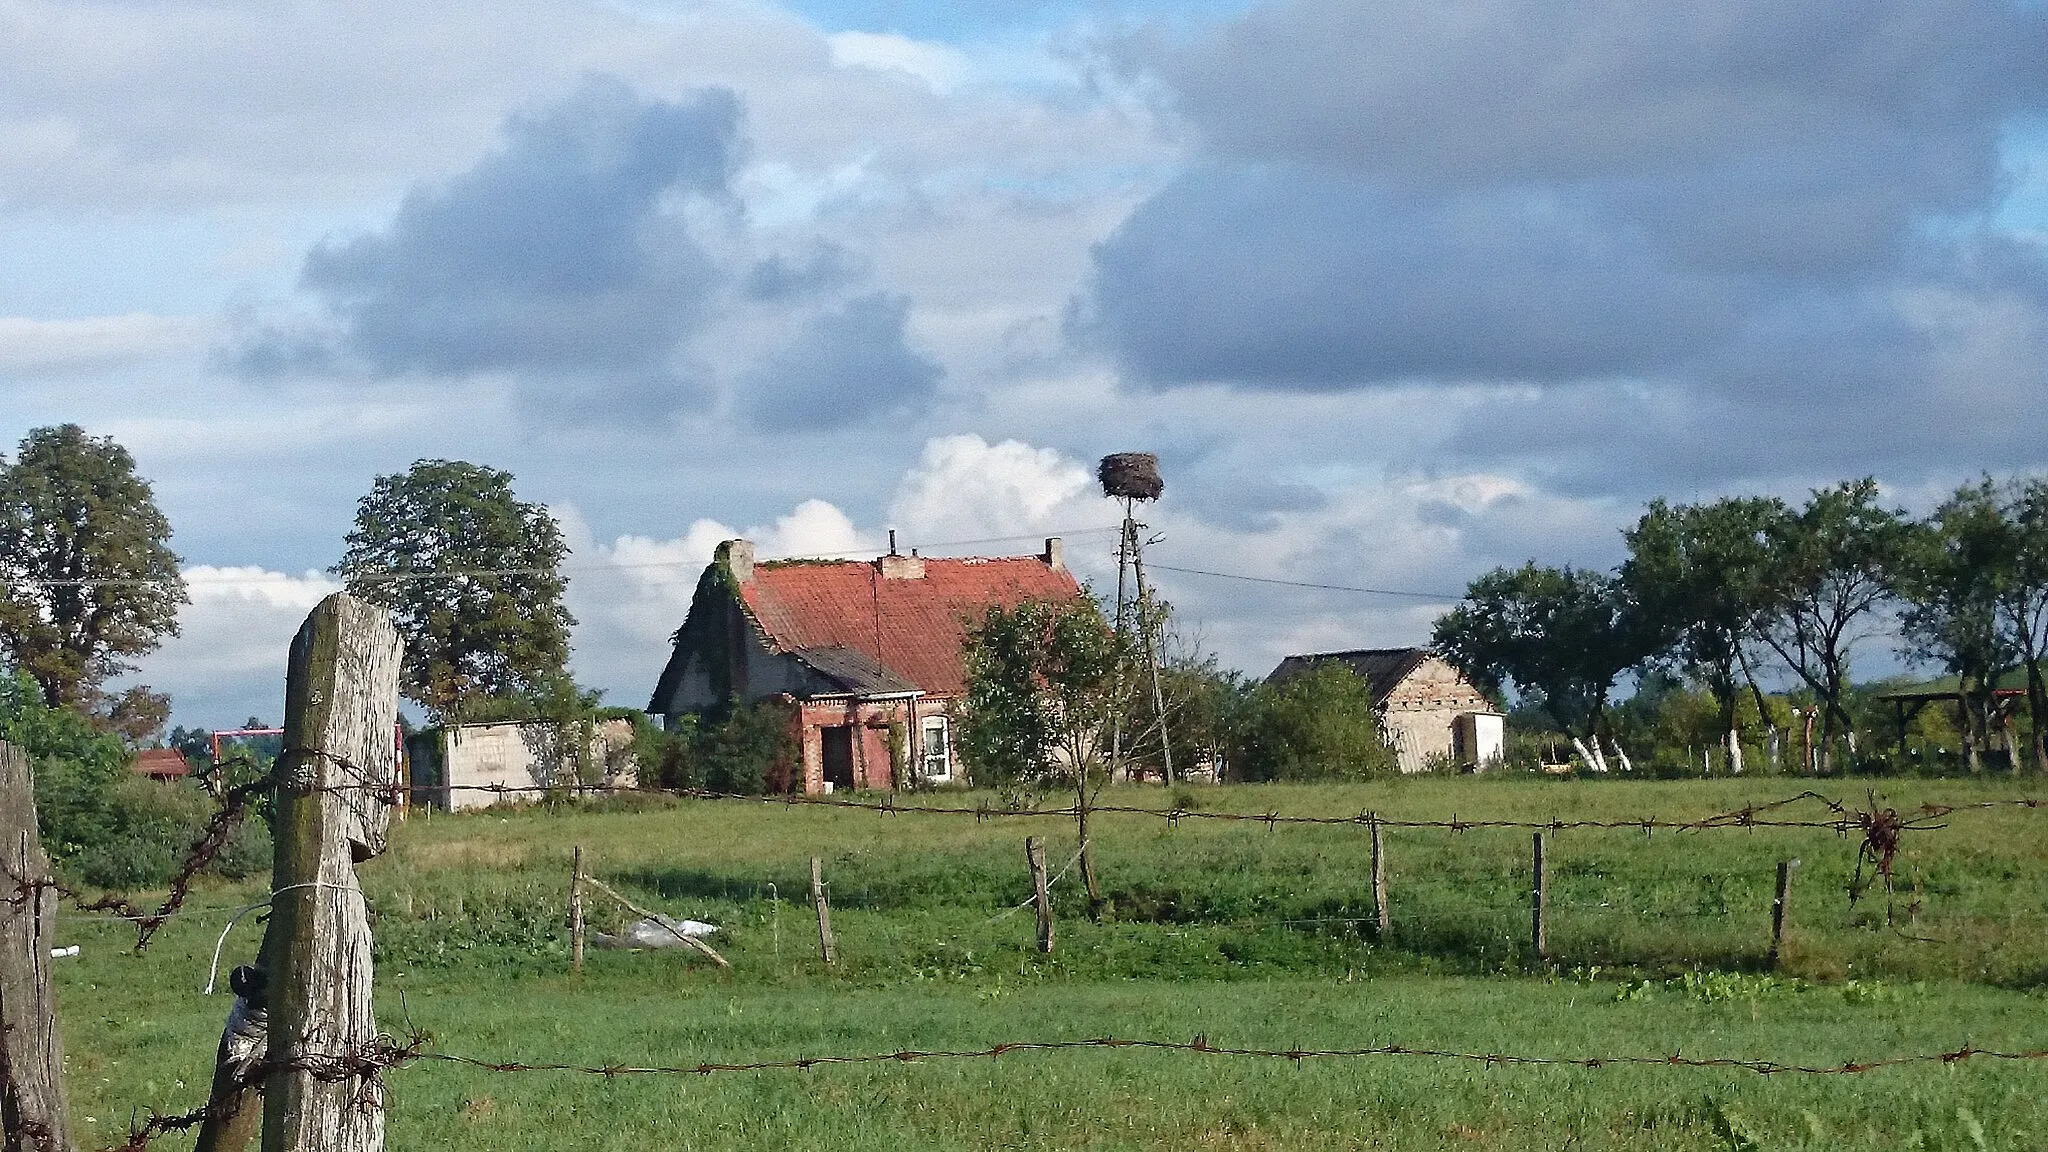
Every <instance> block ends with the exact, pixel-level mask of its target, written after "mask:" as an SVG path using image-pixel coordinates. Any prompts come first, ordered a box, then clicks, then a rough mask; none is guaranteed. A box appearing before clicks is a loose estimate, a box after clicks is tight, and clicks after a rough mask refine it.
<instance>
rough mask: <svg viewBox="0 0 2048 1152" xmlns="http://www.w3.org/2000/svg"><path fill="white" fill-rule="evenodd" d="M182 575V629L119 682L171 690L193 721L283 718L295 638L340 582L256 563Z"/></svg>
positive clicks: (181, 719)
mask: <svg viewBox="0 0 2048 1152" xmlns="http://www.w3.org/2000/svg"><path fill="white" fill-rule="evenodd" d="M184 576H185V587H186V590H187V591H188V592H189V593H190V594H191V597H192V602H191V603H190V604H187V605H185V606H184V608H182V609H181V610H180V611H179V612H178V627H179V635H177V636H176V637H173V638H172V639H170V640H168V641H166V642H165V643H164V646H163V647H162V648H159V649H157V650H156V651H155V652H152V653H150V654H149V655H147V656H145V657H143V658H142V659H141V660H139V661H138V662H137V663H138V665H139V667H138V668H137V669H136V671H135V672H133V673H131V674H130V675H129V676H127V677H125V678H123V680H122V681H121V682H122V683H137V684H148V685H150V686H151V687H153V688H155V689H156V690H157V691H159V692H168V693H170V694H171V704H172V708H173V710H174V714H175V716H176V718H177V721H178V723H180V724H184V725H186V726H188V727H205V728H223V727H228V726H231V725H235V724H239V723H241V722H242V721H243V720H244V719H245V718H247V717H248V716H249V715H250V714H252V713H254V714H256V715H258V716H260V717H261V718H262V719H264V720H268V721H272V722H275V721H277V720H279V719H280V718H282V716H283V715H284V677H285V664H286V661H287V657H288V656H289V653H290V649H291V642H292V637H293V636H295V635H297V634H298V630H299V626H300V625H301V624H303V623H305V620H306V614H307V613H309V612H311V611H312V610H313V608H314V606H315V605H317V604H319V603H320V601H321V599H322V598H324V597H326V596H327V595H329V594H330V593H333V592H337V591H339V590H340V588H341V585H340V584H339V583H337V582H335V581H334V580H333V579H331V578H329V577H328V576H326V575H324V574H322V573H319V572H305V573H302V574H300V575H296V576H295V575H292V574H291V573H289V572H278V571H273V570H271V569H268V568H262V567H255V566H244V567H216V566H213V565H207V564H200V565H194V566H192V567H188V568H186V569H185V570H184Z"/></svg>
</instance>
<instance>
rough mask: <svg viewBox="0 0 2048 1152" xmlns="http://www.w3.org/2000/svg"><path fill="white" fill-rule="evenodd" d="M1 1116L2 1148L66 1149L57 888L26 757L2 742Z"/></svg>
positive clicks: (9, 1151)
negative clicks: (55, 989) (54, 972)
mask: <svg viewBox="0 0 2048 1152" xmlns="http://www.w3.org/2000/svg"><path fill="white" fill-rule="evenodd" d="M0 866H4V867H5V868H6V870H7V874H6V875H5V876H4V877H0V1120H4V1121H5V1126H4V1129H0V1131H4V1132H5V1137H4V1138H5V1141H6V1143H5V1144H4V1147H5V1149H6V1152H70V1148H71V1146H72V1145H71V1136H70V1133H69V1128H68V1123H69V1117H68V1116H67V1110H66V1108H65V1103H64V1048H63V1044H62V1043H61V1040H60V1035H59V1032H58V1029H57V1001H56V1000H55V998H53V997H52V995H51V993H50V946H51V944H52V943H53V937H54V936H55V933H56V930H57V890H56V888H55V887H53V886H52V885H51V881H52V879H53V877H52V876H51V875H50V860H49V857H47V856H45V855H43V845H42V841H41V839H40V838H39V837H38V836H37V835H36V798H35V786H34V784H33V782H32V778H31V776H30V774H29V766H28V757H26V756H24V755H22V754H21V753H20V752H19V751H17V750H16V749H15V748H14V747H13V746H12V745H9V744H7V743H4V742H0Z"/></svg>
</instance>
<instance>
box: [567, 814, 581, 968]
mask: <svg viewBox="0 0 2048 1152" xmlns="http://www.w3.org/2000/svg"><path fill="white" fill-rule="evenodd" d="M574 869H575V870H574V871H573V872H572V873H570V876H569V956H570V963H571V965H573V966H574V967H575V969H576V971H578V972H581V971H583V845H581V844H578V845H577V846H576V855H575V861H574Z"/></svg>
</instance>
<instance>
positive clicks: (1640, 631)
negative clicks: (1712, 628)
mask: <svg viewBox="0 0 2048 1152" xmlns="http://www.w3.org/2000/svg"><path fill="white" fill-rule="evenodd" d="M1432 643H1433V644H1434V645H1435V646H1436V649H1437V651H1439V652H1441V653H1442V654H1443V656H1444V658H1445V659H1446V660H1449V661H1450V662H1451V663H1452V664H1454V665H1456V666H1457V668H1458V670H1459V671H1461V672H1463V673H1464V674H1465V675H1466V676H1467V677H1469V678H1471V680H1472V682H1473V683H1475V684H1477V685H1479V686H1480V687H1482V688H1485V689H1487V690H1489V691H1494V692H1497V691H1499V690H1500V688H1501V687H1502V686H1503V685H1505V684H1512V685H1513V686H1514V689H1515V691H1516V693H1517V694H1519V695H1521V696H1522V697H1523V698H1524V699H1525V700H1527V701H1529V702H1532V703H1535V704H1537V705H1538V706H1540V707H1541V708H1542V709H1543V711H1544V712H1545V713H1547V714H1548V715H1549V716H1550V718H1551V719H1552V720H1554V721H1556V722H1557V725H1558V727H1559V729H1561V730H1562V731H1564V732H1565V733H1566V734H1568V735H1569V736H1571V738H1572V741H1573V744H1574V745H1575V746H1576V747H1577V748H1578V751H1579V755H1580V757H1581V758H1582V759H1583V760H1585V762H1586V765H1587V766H1588V767H1590V768H1593V769H1594V770H1596V771H1605V770H1606V768H1607V761H1606V756H1605V754H1604V753H1603V752H1602V751H1601V748H1600V738H1601V737H1602V736H1603V735H1606V734H1607V732H1606V727H1605V723H1604V722H1605V719H1606V713H1607V698H1608V695H1609V693H1611V692H1612V691H1613V690H1614V682H1615V680H1616V679H1618V678H1619V677H1620V676H1621V674H1622V673H1623V672H1624V671H1626V670H1627V669H1629V668H1632V667H1634V666H1636V665H1637V664H1640V663H1642V662H1643V661H1644V660H1645V659H1647V658H1648V657H1649V656H1650V655H1651V654H1652V653H1654V652H1656V651H1658V650H1659V649H1661V648H1662V647H1664V639H1663V637H1661V636H1659V635H1657V634H1656V633H1655V632H1654V631H1652V630H1651V629H1650V628H1648V627H1647V626H1646V621H1645V619H1644V618H1643V615H1642V613H1641V611H1640V610H1639V609H1638V607H1637V606H1636V605H1635V604H1633V603H1632V602H1631V601H1630V600H1629V598H1628V594H1627V590H1626V589H1625V588H1624V587H1622V584H1621V582H1620V581H1619V580H1618V579H1616V578H1615V577H1613V576H1610V575H1608V574H1607V573H1604V572H1598V571H1594V570H1592V569H1586V568H1572V567H1570V566H1566V567H1563V568H1539V567H1537V566H1536V564H1534V563H1533V562H1532V563H1528V564H1524V565H1522V566H1521V567H1520V568H1514V569H1509V568H1496V569H1494V570H1493V571H1491V572H1488V573H1487V574H1486V575H1484V576H1481V577H1479V578H1478V579H1477V580H1474V581H1473V582H1472V583H1471V585H1470V586H1469V587H1468V588H1467V589H1466V592H1465V601H1464V603H1462V604H1460V605H1459V606H1458V607H1456V608H1454V609H1452V610H1451V611H1450V612H1448V613H1446V614H1445V615H1443V616H1442V617H1440V618H1438V620H1437V622H1436V629H1435V632H1434V634H1433V637H1432Z"/></svg>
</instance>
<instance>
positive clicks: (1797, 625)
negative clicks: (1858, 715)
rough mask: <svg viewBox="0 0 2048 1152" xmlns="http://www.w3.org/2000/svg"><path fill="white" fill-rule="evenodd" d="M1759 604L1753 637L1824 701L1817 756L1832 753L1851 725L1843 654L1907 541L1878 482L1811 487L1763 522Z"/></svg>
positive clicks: (1883, 595)
mask: <svg viewBox="0 0 2048 1152" xmlns="http://www.w3.org/2000/svg"><path fill="white" fill-rule="evenodd" d="M1764 538H1765V540H1766V542H1767V543H1768V545H1769V548H1768V561H1767V563H1768V568H1767V569H1766V579H1765V593H1766V597H1765V598H1766V603H1765V606H1764V609H1763V611H1762V612H1760V613H1759V614H1758V627H1757V636H1758V637H1759V638H1760V639H1761V640H1762V641H1763V642H1764V644H1765V646H1767V647H1769V648H1770V650H1771V651H1772V652H1773V653H1775V654H1776V655H1777V657H1778V659H1779V660H1781V661H1783V662H1784V664H1785V666H1786V667H1787V668H1788V669H1790V670H1791V671H1792V672H1793V674H1794V675H1796V676H1798V677H1799V679H1800V680H1802V681H1803V682H1805V684H1806V686H1807V687H1808V688H1810V689H1812V691H1813V695H1814V698H1815V700H1816V701H1817V702H1818V707H1819V708H1820V709H1821V741H1820V747H1819V752H1820V764H1819V767H1820V769H1821V770H1822V771H1827V770H1829V769H1831V768H1832V767H1833V765H1834V761H1835V745H1836V742H1837V741H1839V740H1841V739H1842V738H1843V737H1845V736H1846V735H1847V734H1848V733H1849V731H1850V720H1849V713H1848V711H1847V709H1845V708H1844V707H1843V705H1842V700H1843V696H1844V695H1845V694H1846V693H1847V692H1848V689H1849V659H1850V656H1851V653H1852V651H1853V650H1854V648H1855V646H1856V645H1857V644H1858V643H1859V642H1860V641H1861V640H1862V639H1863V638H1864V637H1865V635H1866V634H1867V632H1868V629H1869V628H1870V626H1871V625H1872V624H1873V623H1874V622H1875V621H1876V617H1877V610H1878V608H1879V607H1880V606H1882V605H1883V604H1884V603H1885V601H1886V599H1887V598H1888V597H1889V596H1890V594H1891V581H1892V574H1893V570H1894V569H1895V568H1896V567H1897V565H1898V564H1899V562H1900V560H1901V558H1902V556H1903V554H1904V548H1905V545H1906V522H1905V520H1904V518H1903V517H1902V516H1901V514H1900V513H1898V512H1896V511H1893V510H1891V509H1887V508H1884V507H1881V506H1880V505H1879V504H1878V489H1877V481H1876V480H1873V479H1869V478H1865V479H1862V480H1849V481H1844V482H1843V483H1841V484H1837V485H1835V486H1834V487H1832V488H1821V489H1816V490H1815V491H1814V493H1813V495H1812V496H1811V498H1809V499H1808V500H1807V502H1806V506H1805V507H1804V508H1801V509H1799V510H1798V511H1796V512H1795V511H1792V510H1791V509H1789V508H1783V509H1781V510H1780V511H1778V512H1777V513H1776V514H1775V515H1773V516H1772V517H1771V519H1770V522H1769V524H1768V525H1767V526H1766V528H1765V533H1764Z"/></svg>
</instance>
